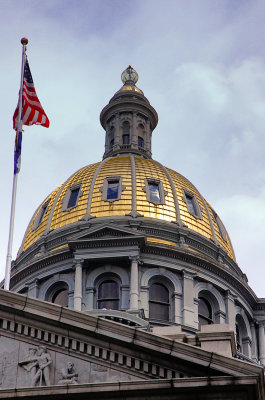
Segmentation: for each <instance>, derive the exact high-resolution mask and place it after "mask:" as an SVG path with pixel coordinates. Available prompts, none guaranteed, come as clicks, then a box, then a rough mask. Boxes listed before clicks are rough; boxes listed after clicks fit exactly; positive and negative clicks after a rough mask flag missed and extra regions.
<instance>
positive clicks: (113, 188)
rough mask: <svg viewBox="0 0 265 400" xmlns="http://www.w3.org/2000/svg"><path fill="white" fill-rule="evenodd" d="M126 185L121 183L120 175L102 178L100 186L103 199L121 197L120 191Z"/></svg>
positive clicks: (112, 199)
mask: <svg viewBox="0 0 265 400" xmlns="http://www.w3.org/2000/svg"><path fill="white" fill-rule="evenodd" d="M125 188H126V186H124V185H122V177H121V176H110V177H108V178H105V179H104V182H103V186H102V187H101V188H100V191H101V192H102V200H103V201H115V200H119V199H120V198H121V193H122V191H123V190H124V189H125Z"/></svg>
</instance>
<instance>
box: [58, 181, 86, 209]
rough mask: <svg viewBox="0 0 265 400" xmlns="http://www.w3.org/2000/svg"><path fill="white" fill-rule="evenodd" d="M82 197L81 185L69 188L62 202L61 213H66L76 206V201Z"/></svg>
mask: <svg viewBox="0 0 265 400" xmlns="http://www.w3.org/2000/svg"><path fill="white" fill-rule="evenodd" d="M81 195H82V191H81V184H80V183H77V184H76V185H73V186H71V187H70V188H68V189H67V191H66V194H65V196H64V198H63V202H62V211H68V210H71V209H72V208H74V207H76V206H77V203H78V199H79V197H80V196H81Z"/></svg>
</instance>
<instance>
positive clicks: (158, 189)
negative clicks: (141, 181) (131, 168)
mask: <svg viewBox="0 0 265 400" xmlns="http://www.w3.org/2000/svg"><path fill="white" fill-rule="evenodd" d="M143 190H144V191H145V192H146V197H147V200H148V201H149V202H150V203H154V204H165V196H166V195H167V192H166V191H165V190H164V188H163V183H162V182H160V181H159V180H157V179H153V178H148V179H145V186H144V187H143Z"/></svg>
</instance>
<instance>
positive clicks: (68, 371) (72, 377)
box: [58, 361, 78, 385]
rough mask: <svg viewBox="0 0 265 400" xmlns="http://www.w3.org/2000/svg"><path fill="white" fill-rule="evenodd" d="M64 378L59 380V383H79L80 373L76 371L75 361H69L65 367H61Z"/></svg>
mask: <svg viewBox="0 0 265 400" xmlns="http://www.w3.org/2000/svg"><path fill="white" fill-rule="evenodd" d="M61 374H62V379H60V380H59V382H58V385H67V384H74V385H77V384H78V381H77V378H78V374H77V373H75V372H74V363H73V362H71V361H69V362H68V363H67V366H66V367H65V368H62V369H61Z"/></svg>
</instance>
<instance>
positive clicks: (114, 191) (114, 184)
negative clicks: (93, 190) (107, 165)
mask: <svg viewBox="0 0 265 400" xmlns="http://www.w3.org/2000/svg"><path fill="white" fill-rule="evenodd" d="M118 195H119V181H118V180H116V181H109V182H108V189H107V200H117V199H118Z"/></svg>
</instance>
